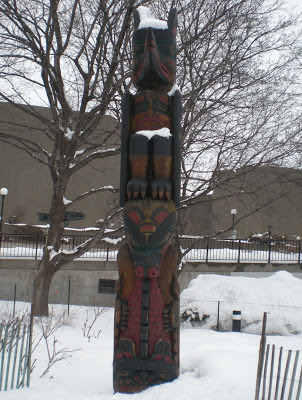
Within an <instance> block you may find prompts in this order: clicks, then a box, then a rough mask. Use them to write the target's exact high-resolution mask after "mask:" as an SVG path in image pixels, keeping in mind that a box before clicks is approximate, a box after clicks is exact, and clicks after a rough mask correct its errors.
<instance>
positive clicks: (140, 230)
mask: <svg viewBox="0 0 302 400" xmlns="http://www.w3.org/2000/svg"><path fill="white" fill-rule="evenodd" d="M124 219H125V221H124V222H125V231H126V234H127V238H128V240H129V241H130V244H131V245H133V246H134V247H137V248H146V247H150V248H160V247H162V246H164V245H165V244H166V243H167V242H168V241H169V240H170V239H171V238H172V235H173V232H174V225H175V219H176V214H175V206H174V203H173V202H172V201H167V202H161V201H158V200H157V201H155V200H146V201H144V202H140V201H131V202H130V201H129V202H128V203H127V205H126V207H125V215H124Z"/></svg>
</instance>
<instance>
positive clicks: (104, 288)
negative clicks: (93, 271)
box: [98, 279, 115, 294]
mask: <svg viewBox="0 0 302 400" xmlns="http://www.w3.org/2000/svg"><path fill="white" fill-rule="evenodd" d="M98 293H107V294H115V280H114V279H99V284H98Z"/></svg>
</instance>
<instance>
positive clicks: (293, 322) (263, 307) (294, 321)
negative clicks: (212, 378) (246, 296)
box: [180, 297, 302, 336]
mask: <svg viewBox="0 0 302 400" xmlns="http://www.w3.org/2000/svg"><path fill="white" fill-rule="evenodd" d="M233 311H240V312H241V329H240V330H241V332H243V333H249V334H255V335H260V334H261V329H262V318H263V313H264V312H266V313H267V323H266V333H267V334H268V335H280V336H288V335H298V334H301V333H302V307H291V306H279V305H278V306H277V305H269V304H261V303H259V304H256V303H241V302H226V301H208V300H192V299H186V298H184V297H181V301H180V321H181V326H182V327H183V328H185V329H188V328H196V329H212V330H217V331H220V332H231V331H232V330H233V318H234V315H233Z"/></svg>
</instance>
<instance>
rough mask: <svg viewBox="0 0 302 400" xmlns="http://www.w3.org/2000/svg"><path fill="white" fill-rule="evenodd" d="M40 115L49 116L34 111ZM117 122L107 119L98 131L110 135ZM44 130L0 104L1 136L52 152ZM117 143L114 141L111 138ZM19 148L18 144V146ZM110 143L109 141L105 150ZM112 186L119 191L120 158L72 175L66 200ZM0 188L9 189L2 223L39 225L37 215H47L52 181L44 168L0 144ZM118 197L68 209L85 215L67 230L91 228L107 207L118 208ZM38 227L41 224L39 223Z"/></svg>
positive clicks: (108, 195) (98, 197)
mask: <svg viewBox="0 0 302 400" xmlns="http://www.w3.org/2000/svg"><path fill="white" fill-rule="evenodd" d="M36 108H37V109H38V111H39V113H40V114H41V115H43V116H44V115H45V116H47V115H48V110H47V109H46V108H42V107H36ZM116 125H117V122H116V121H115V120H114V119H113V118H111V117H106V118H105V120H104V121H103V122H102V123H101V124H100V127H99V128H98V129H97V133H96V139H95V140H98V138H97V134H98V132H99V135H100V136H101V133H100V132H101V131H102V130H106V131H113V130H114V128H115V127H116ZM43 129H44V126H42V125H41V124H39V123H38V122H37V121H36V120H34V119H33V118H29V117H28V115H27V114H25V113H24V112H22V111H20V110H15V109H13V108H12V106H10V105H8V104H7V103H0V134H1V132H4V133H9V132H10V131H13V133H14V134H16V135H18V136H20V138H21V137H27V138H29V139H30V140H32V141H33V142H35V141H36V142H37V143H39V144H40V145H41V146H43V148H44V149H45V150H47V151H49V152H51V147H52V142H51V140H50V139H49V138H48V137H47V136H46V135H45V134H44V132H43ZM113 140H114V141H116V140H117V139H116V137H114V138H113ZM20 145H22V144H21V142H20ZM110 146H111V147H112V142H110V140H109V141H108V147H110ZM107 185H112V186H113V187H115V188H116V187H119V157H118V156H116V157H110V159H109V158H104V159H102V160H96V161H93V162H92V163H91V165H89V166H86V167H84V168H83V169H81V170H80V171H78V172H77V173H75V174H74V176H73V177H72V178H71V180H70V184H69V186H68V188H67V192H66V198H67V199H70V200H72V199H73V198H75V197H76V196H78V195H80V194H81V193H84V192H87V191H89V190H90V189H92V188H98V187H101V186H107ZM0 187H6V188H7V189H8V191H9V192H8V195H7V196H6V198H5V208H4V218H3V219H4V222H7V221H8V220H9V218H10V217H12V216H17V217H18V218H17V220H18V222H20V223H27V224H39V220H38V216H37V213H38V212H42V213H48V212H49V208H50V205H51V194H52V180H51V176H50V172H49V169H48V167H47V166H45V165H43V164H41V163H39V162H37V161H36V160H34V159H33V158H32V157H31V156H30V155H28V154H27V153H26V152H24V151H22V150H19V149H18V148H16V147H12V146H11V145H9V144H6V143H3V142H1V141H0ZM117 199H118V196H117V195H116V194H112V193H100V194H96V195H93V196H90V197H87V198H86V199H84V200H82V201H80V202H78V203H76V204H75V205H71V206H70V207H69V208H68V211H78V212H84V214H85V220H84V221H72V222H70V223H69V226H70V227H74V228H80V227H87V226H93V225H94V224H95V222H96V221H97V220H99V219H100V218H103V217H104V216H105V215H106V214H107V212H108V210H109V209H110V207H112V206H115V205H116V204H117ZM40 223H41V222H40Z"/></svg>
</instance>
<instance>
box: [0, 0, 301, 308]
mask: <svg viewBox="0 0 302 400" xmlns="http://www.w3.org/2000/svg"><path fill="white" fill-rule="evenodd" d="M141 4H143V5H147V6H149V7H150V8H151V9H152V11H153V13H154V15H156V16H157V17H159V18H163V16H166V15H167V13H168V10H169V9H170V7H171V6H174V7H177V9H178V17H179V29H178V56H177V61H178V73H177V76H178V78H177V83H178V86H179V87H180V89H181V91H182V93H183V124H182V126H183V149H182V155H183V160H182V178H183V188H182V207H183V208H184V207H187V206H190V205H192V204H199V203H202V202H204V201H205V197H206V194H208V193H210V192H211V191H213V190H214V189H215V188H216V187H218V186H219V185H220V184H221V173H220V172H221V171H223V170H224V169H238V168H242V167H255V166H258V165H283V164H285V163H286V161H287V160H288V159H289V155H290V156H291V157H290V158H291V160H292V159H293V157H292V152H293V150H294V147H293V143H294V142H296V138H297V135H298V134H299V133H300V132H301V128H300V125H299V124H298V122H297V121H298V118H299V117H300V109H299V108H298V107H297V106H296V104H297V103H296V102H295V106H293V103H294V101H295V100H296V98H297V93H296V92H295V89H296V87H295V85H294V83H295V78H296V71H295V70H294V69H293V64H292V61H293V58H294V54H296V53H295V51H296V40H297V36H298V33H294V32H293V30H292V28H293V27H294V24H295V22H296V20H295V19H294V18H292V17H291V16H287V15H286V13H285V12H281V11H280V10H281V6H282V2H281V1H280V0H266V1H263V0H253V1H251V0H216V1H213V0H154V1H151V0H142V1H135V0H99V1H88V2H87V1H86V2H85V1H83V0H67V1H64V2H63V1H60V0H50V1H49V2H47V1H46V0H14V1H13V0H0V63H1V72H0V79H1V86H0V98H1V99H2V100H5V101H8V102H10V103H12V104H14V105H15V106H16V107H19V108H20V107H22V106H21V103H23V104H27V105H28V107H27V108H26V112H27V113H28V114H29V115H30V116H31V117H32V118H36V119H37V120H38V121H39V123H41V124H43V126H44V127H45V129H44V131H43V134H44V135H45V136H46V137H47V138H48V140H50V141H51V143H52V148H51V149H50V150H46V149H44V148H42V147H41V146H40V145H39V142H38V143H36V142H33V141H31V140H30V139H29V138H28V137H22V138H20V137H19V136H18V135H13V134H0V140H2V141H4V142H6V143H10V144H12V145H13V146H15V147H17V148H19V149H22V150H24V151H26V152H27V153H28V154H30V155H31V156H32V157H33V158H35V159H36V160H37V161H38V162H40V163H42V164H44V165H47V167H48V168H49V171H50V174H51V177H52V181H53V196H52V204H51V209H50V217H51V223H50V230H49V235H48V240H47V245H46V247H45V249H44V253H43V259H42V261H41V264H40V266H39V270H38V273H37V276H36V279H35V283H34V299H33V311H34V313H35V314H40V315H46V314H47V312H48V310H47V304H48V301H47V299H48V290H49V285H50V282H51V279H52V277H53V275H54V273H55V272H56V271H58V270H59V269H60V268H61V267H62V266H63V265H64V264H66V263H67V262H69V261H71V260H73V259H74V258H76V257H79V256H80V255H82V254H83V253H84V252H85V251H87V250H88V249H89V247H91V246H92V245H93V244H94V243H95V242H96V241H97V240H99V239H100V238H102V236H103V235H104V231H105V228H106V224H107V222H108V221H109V220H110V217H111V215H112V214H109V216H108V218H106V220H105V221H103V222H101V223H100V230H99V232H98V233H97V235H96V237H95V238H92V239H91V240H90V241H88V242H86V243H84V244H83V245H81V246H79V247H78V248H77V249H75V251H74V252H73V253H69V254H68V253H66V252H62V251H60V246H61V238H62V234H63V225H62V222H63V217H64V213H65V210H66V208H67V207H68V204H66V201H65V200H64V194H65V191H66V188H67V185H68V182H69V180H70V178H71V176H72V175H73V174H74V173H75V172H77V171H78V170H79V169H80V168H82V167H84V166H85V165H87V164H88V163H89V162H91V161H93V160H95V159H101V158H104V157H108V156H111V155H115V154H117V153H118V152H119V149H118V146H112V145H111V146H109V144H111V143H110V142H109V140H108V132H103V133H102V134H101V138H100V137H98V139H96V132H97V128H98V126H99V124H100V123H101V122H102V120H103V119H104V117H105V114H106V113H110V114H111V115H114V116H115V117H116V118H117V120H119V118H120V114H119V110H120V104H119V102H120V97H121V94H122V92H123V91H124V90H125V88H127V87H129V85H130V77H131V41H130V38H131V29H130V28H131V26H130V21H131V14H132V11H133V7H137V6H139V5H141ZM26 87H27V88H28V87H30V92H31V93H32V92H33V91H35V92H36V93H37V95H39V96H40V97H43V98H44V99H45V101H46V102H47V105H48V106H49V108H50V116H49V117H45V116H44V115H41V114H40V113H39V112H38V111H37V109H35V108H33V107H31V106H30V100H29V97H28V93H27V92H26ZM22 109H24V108H22ZM111 136H112V135H110V137H111ZM101 190H105V189H104V188H99V189H97V190H92V191H90V192H88V193H86V194H83V195H80V196H78V197H77V198H75V199H73V202H75V201H77V200H79V199H82V198H83V196H88V195H91V194H93V193H97V192H98V191H101ZM106 190H107V189H106ZM111 190H113V191H115V189H111ZM180 222H182V221H180ZM180 225H182V224H181V223H180Z"/></svg>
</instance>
